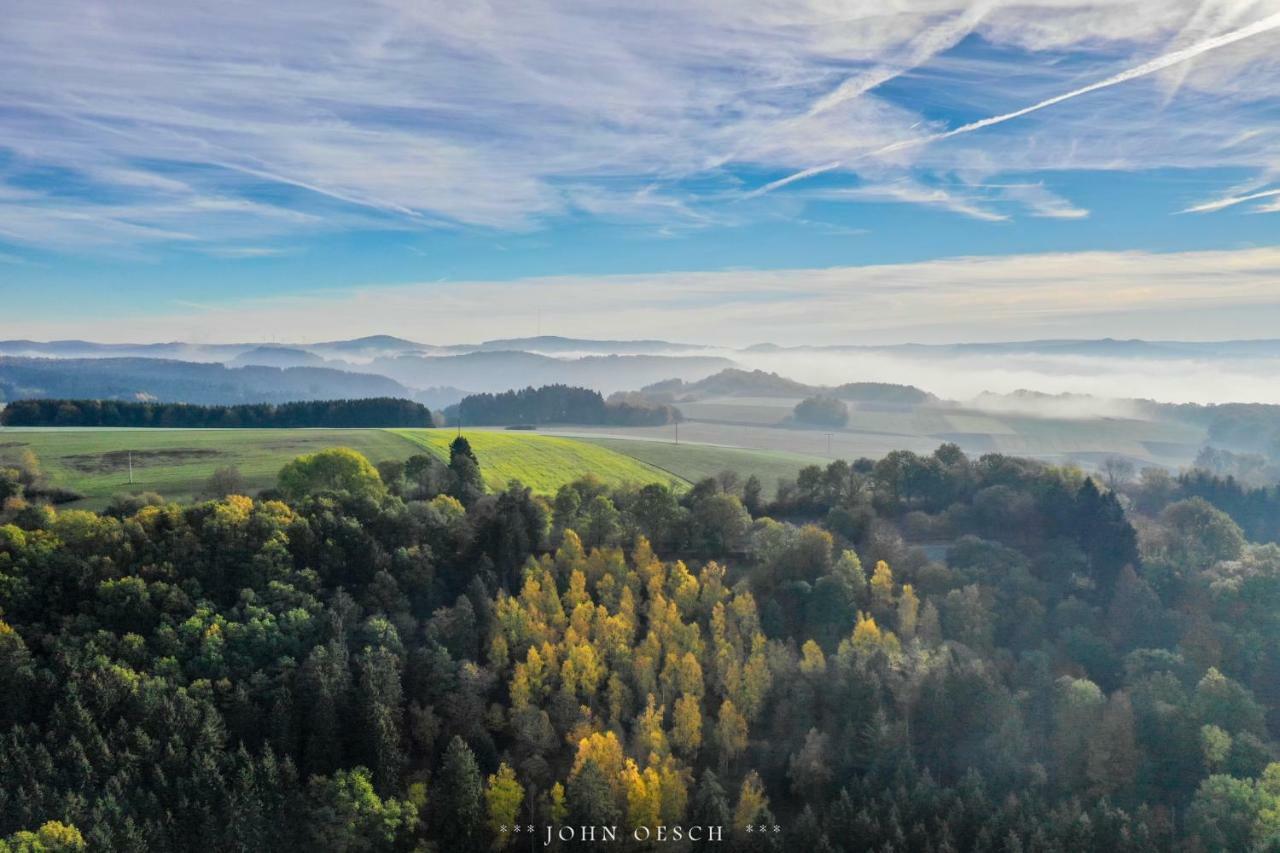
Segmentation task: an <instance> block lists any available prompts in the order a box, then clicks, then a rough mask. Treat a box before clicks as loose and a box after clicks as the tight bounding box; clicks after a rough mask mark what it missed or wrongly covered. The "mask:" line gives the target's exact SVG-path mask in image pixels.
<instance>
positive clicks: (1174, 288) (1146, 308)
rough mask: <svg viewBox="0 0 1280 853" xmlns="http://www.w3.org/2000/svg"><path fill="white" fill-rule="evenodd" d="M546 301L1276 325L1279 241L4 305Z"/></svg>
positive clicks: (710, 310)
mask: <svg viewBox="0 0 1280 853" xmlns="http://www.w3.org/2000/svg"><path fill="white" fill-rule="evenodd" d="M539 312H541V316H542V331H543V333H546V334H564V335H571V336H582V335H583V334H589V336H591V337H614V338H636V337H656V338H667V339H672V340H686V339H687V340H692V341H703V342H707V343H712V344H722V345H730V344H733V345H737V344H750V343H755V342H758V341H762V340H771V341H774V342H776V343H782V344H837V343H846V344H849V343H885V342H902V341H908V340H924V341H946V340H953V341H954V340H993V339H995V340H999V339H1011V338H1014V339H1021V338H1028V337H1099V336H1103V335H1113V336H1123V337H1133V336H1140V337H1141V336H1145V337H1170V338H1179V337H1182V338H1192V339H1204V338H1241V337H1267V336H1274V330H1275V328H1276V325H1277V322H1280V247H1269V248H1259V249H1248V250H1238V251H1214V252H1182V253H1173V254H1152V253H1147V252H1080V253H1058V254H1035V255H1015V256H1004V257H967V258H953V259H947V260H939V261H930V262H925V263H912V264H891V265H880V266H855V267H847V266H846V267H831V268H824V269H787V270H772V271H763V270H733V271H725V272H688V273H664V274H655V275H618V276H552V277H540V278H525V279H520V280H515V281H466V282H423V283H419V284H409V285H382V286H378V285H370V286H366V287H361V288H357V289H355V290H350V291H333V292H330V293H322V294H317V293H313V294H309V295H293V296H289V297H288V298H271V299H266V298H261V299H253V300H238V301H235V302H231V303H224V304H219V305H214V306H209V307H205V308H195V307H190V306H184V307H182V308H180V309H178V308H175V309H171V310H169V311H166V312H163V313H161V314H157V315H140V314H136V313H134V314H130V315H128V316H111V317H107V316H101V317H92V318H81V319H76V320H70V319H64V320H57V321H52V322H41V321H39V320H33V319H31V318H11V317H8V316H5V317H0V336H25V337H38V338H54V337H85V338H91V339H109V340H169V339H172V338H173V336H174V330H175V329H193V328H194V329H200V330H202V334H204V335H206V336H207V338H208V339H215V340H216V339H236V340H242V339H256V338H261V339H264V340H266V339H281V338H284V339H293V340H316V339H331V338H340V337H353V336H357V335H363V334H375V333H387V334H396V335H401V336H403V337H406V338H410V339H412V340H422V341H430V342H436V343H457V342H466V341H474V340H480V339H486V338H495V337H511V336H520V335H527V334H533V333H534V331H533V330H534V328H535V327H534V318H535V317H537V316H538V315H539ZM584 330H589V331H587V332H584ZM273 336H274V338H273Z"/></svg>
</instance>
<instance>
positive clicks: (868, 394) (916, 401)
mask: <svg viewBox="0 0 1280 853" xmlns="http://www.w3.org/2000/svg"><path fill="white" fill-rule="evenodd" d="M830 393H831V396H833V397H838V398H840V399H841V400H849V401H850V402H854V403H895V404H899V405H905V406H919V405H921V404H923V403H936V402H938V398H937V397H935V396H934V395H933V394H930V393H929V392H928V391H923V390H921V389H919V388H917V387H916V386H914V385H894V384H892V383H889V382H847V383H845V384H844V385H837V386H836V387H835V388H832V389H831V391H830Z"/></svg>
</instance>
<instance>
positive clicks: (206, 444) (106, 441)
mask: <svg viewBox="0 0 1280 853" xmlns="http://www.w3.org/2000/svg"><path fill="white" fill-rule="evenodd" d="M339 446H342V447H350V448H353V449H355V450H358V451H360V452H361V453H363V454H364V455H365V456H367V457H369V459H370V460H372V461H373V462H381V461H383V460H386V459H406V458H408V457H409V456H412V455H413V454H414V453H415V452H416V448H415V447H414V446H413V445H412V444H411V443H409V442H407V441H405V440H404V439H403V438H400V437H399V436H396V435H392V434H391V433H389V432H386V431H383V430H376V429H348V430H343V429H315V430H311V429H223V430H218V429H175V430H169V429H74V428H60V429H30V430H26V429H15V428H8V429H3V430H0V459H5V458H13V457H14V456H16V455H17V454H18V453H19V452H21V451H22V450H23V449H24V448H30V449H31V450H33V451H35V453H36V455H37V456H39V457H40V462H41V465H42V467H43V468H44V471H45V473H46V474H47V475H48V477H49V479H50V481H51V482H52V483H53V485H56V486H62V487H64V488H68V489H74V490H75V491H77V492H80V493H81V494H83V495H85V497H86V500H85V501H83V502H82V503H83V505H84V506H87V507H93V508H97V507H101V506H103V505H105V504H106V502H107V501H108V500H109V499H110V498H111V496H112V495H115V494H118V493H121V492H125V493H128V492H146V491H150V492H159V493H160V494H162V495H164V496H165V497H167V498H173V499H175V500H190V499H191V498H193V497H194V496H195V495H196V494H197V493H198V492H199V491H200V489H201V487H202V486H203V485H204V482H205V480H207V479H208V478H209V475H210V474H212V473H213V471H214V469H216V468H223V467H226V466H230V465H234V466H235V467H236V468H238V469H239V471H240V473H241V475H242V476H243V477H244V479H245V483H246V485H247V486H248V488H249V489H250V490H251V491H256V490H258V489H263V488H267V487H268V486H273V485H275V482H276V474H278V473H279V472H280V468H281V466H283V465H284V464H285V463H286V462H288V461H289V460H290V459H292V458H294V457H295V456H300V455H302V454H304V453H313V452H315V451H317V450H323V449H324V448H326V447H339ZM130 452H132V456H133V484H132V485H130V483H129V455H130Z"/></svg>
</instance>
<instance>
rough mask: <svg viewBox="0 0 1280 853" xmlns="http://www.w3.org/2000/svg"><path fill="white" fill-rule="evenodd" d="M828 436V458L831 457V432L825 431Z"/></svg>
mask: <svg viewBox="0 0 1280 853" xmlns="http://www.w3.org/2000/svg"><path fill="white" fill-rule="evenodd" d="M824 435H826V437H827V458H828V459H830V458H831V433H829V432H828V433H824Z"/></svg>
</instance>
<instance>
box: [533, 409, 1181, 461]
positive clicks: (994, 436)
mask: <svg viewBox="0 0 1280 853" xmlns="http://www.w3.org/2000/svg"><path fill="white" fill-rule="evenodd" d="M795 402H797V401H794V400H787V399H784V398H761V399H759V400H757V399H754V398H743V397H739V398H718V399H713V400H704V401H698V402H696V403H682V404H680V409H681V411H682V412H684V414H685V416H686V417H687V418H688V420H686V421H685V422H684V423H681V424H680V440H681V446H684V445H685V444H686V443H688V444H689V445H696V444H700V445H712V446H716V447H720V448H740V449H746V450H754V451H765V452H773V453H785V454H789V455H791V456H794V457H804V458H808V459H811V460H816V461H822V460H826V459H831V458H843V459H854V458H857V457H860V456H867V457H871V458H877V457H880V456H883V455H884V454H886V453H888V452H889V451H891V450H912V451H915V452H917V453H929V452H932V451H933V450H934V449H935V448H936V447H937V446H938V445H939V444H942V443H943V442H948V441H950V442H955V443H956V444H959V445H960V447H961V448H962V449H964V451H965V452H966V453H968V454H970V455H981V454H983V453H1008V454H1012V455H1019V456H1029V457H1033V458H1037V459H1043V460H1045V461H1049V462H1070V463H1076V464H1080V465H1082V466H1084V467H1086V468H1087V467H1092V466H1095V465H1097V464H1098V463H1099V462H1100V461H1101V460H1102V459H1104V458H1106V457H1108V456H1113V455H1115V456H1123V457H1126V458H1128V459H1131V460H1132V461H1134V462H1135V463H1136V464H1138V465H1159V466H1163V467H1166V468H1178V467H1181V466H1185V465H1188V464H1190V463H1191V461H1192V460H1193V459H1194V458H1195V455H1196V453H1197V452H1198V451H1199V449H1200V447H1201V446H1202V445H1203V443H1204V439H1205V435H1204V432H1203V430H1201V429H1198V428H1195V427H1191V426H1187V425H1184V424H1176V423H1169V422H1163V421H1145V420H1136V419H1127V418H1106V417H1082V418H1054V417H1045V418H1037V417H1029V416H1026V415H1010V414H1002V413H991V412H984V411H978V410H971V409H947V408H935V407H929V406H917V407H901V408H897V407H886V406H875V405H866V404H863V405H858V404H853V405H850V406H849V422H848V423H847V424H846V425H845V426H844V427H842V428H819V427H800V426H795V425H790V424H783V423H781V421H782V420H783V419H784V418H785V417H786V416H787V415H788V414H789V413H790V408H789V405H790V404H794V403H795ZM543 431H544V432H554V433H555V434H558V435H567V436H576V437H582V438H591V439H601V440H608V441H609V442H610V443H609V444H608V445H607V446H609V447H612V448H614V449H617V450H622V452H630V451H628V450H626V448H625V446H624V445H622V444H620V443H617V442H621V441H632V440H634V441H637V442H639V443H641V444H650V443H659V444H661V445H664V446H673V442H674V439H675V429H674V427H671V426H661V427H632V428H621V427H579V426H575V427H569V426H565V427H558V428H551V427H549V428H545V429H544V430H543ZM638 458H645V459H647V460H648V461H653V460H652V459H649V457H646V456H639V455H638ZM744 461H745V460H744ZM655 464H659V465H661V466H662V467H667V466H666V465H664V464H662V463H661V462H655ZM721 467H722V468H723V467H725V466H721ZM669 470H673V471H675V472H676V473H681V475H682V476H684V474H683V473H682V472H681V469H679V468H678V467H672V468H669Z"/></svg>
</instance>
